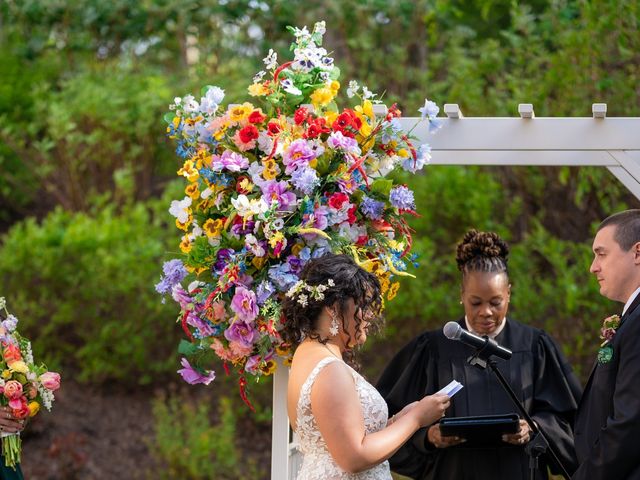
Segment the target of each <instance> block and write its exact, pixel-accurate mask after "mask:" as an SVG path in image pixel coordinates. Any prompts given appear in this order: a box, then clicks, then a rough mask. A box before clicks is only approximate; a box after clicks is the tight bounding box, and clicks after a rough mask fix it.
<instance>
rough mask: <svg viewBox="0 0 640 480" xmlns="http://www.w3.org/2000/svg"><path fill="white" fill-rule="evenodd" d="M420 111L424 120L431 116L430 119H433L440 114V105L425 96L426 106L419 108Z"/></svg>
mask: <svg viewBox="0 0 640 480" xmlns="http://www.w3.org/2000/svg"><path fill="white" fill-rule="evenodd" d="M418 111H419V112H420V116H421V117H422V119H423V120H424V119H425V118H427V117H429V119H432V118H436V117H437V116H438V113H439V112H440V107H439V106H438V105H437V104H436V103H435V102H432V101H431V100H429V99H427V98H425V99H424V106H423V107H421V108H419V109H418Z"/></svg>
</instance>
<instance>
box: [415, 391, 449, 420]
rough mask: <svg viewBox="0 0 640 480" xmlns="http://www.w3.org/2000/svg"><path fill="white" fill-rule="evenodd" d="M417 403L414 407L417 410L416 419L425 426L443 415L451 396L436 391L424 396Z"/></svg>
mask: <svg viewBox="0 0 640 480" xmlns="http://www.w3.org/2000/svg"><path fill="white" fill-rule="evenodd" d="M417 403H418V404H417V405H416V406H415V407H414V409H415V410H417V411H418V414H419V417H418V421H419V422H420V426H421V427H426V426H427V425H431V424H432V423H434V422H436V421H438V420H440V419H441V418H442V417H444V412H445V410H446V409H447V408H449V404H450V403H451V398H450V397H449V395H445V394H443V393H436V394H433V395H428V396H426V397H424V398H423V399H422V400H420V401H419V402H417Z"/></svg>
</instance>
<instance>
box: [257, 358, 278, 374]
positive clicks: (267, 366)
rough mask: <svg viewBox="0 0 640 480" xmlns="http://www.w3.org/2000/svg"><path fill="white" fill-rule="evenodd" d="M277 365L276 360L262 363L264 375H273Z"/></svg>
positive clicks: (261, 368)
mask: <svg viewBox="0 0 640 480" xmlns="http://www.w3.org/2000/svg"><path fill="white" fill-rule="evenodd" d="M277 367H278V364H277V363H276V362H275V360H269V361H268V362H264V363H263V364H262V365H260V371H261V372H262V373H263V374H264V375H271V374H272V373H273V372H275V371H276V368H277Z"/></svg>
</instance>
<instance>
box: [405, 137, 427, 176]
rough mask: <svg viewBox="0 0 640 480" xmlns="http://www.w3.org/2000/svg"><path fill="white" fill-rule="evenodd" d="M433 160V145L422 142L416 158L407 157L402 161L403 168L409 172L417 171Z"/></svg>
mask: <svg viewBox="0 0 640 480" xmlns="http://www.w3.org/2000/svg"><path fill="white" fill-rule="evenodd" d="M430 161H431V147H430V146H429V145H428V144H426V143H425V144H422V145H420V147H419V148H418V151H417V152H416V158H415V159H414V158H413V156H410V157H408V158H405V159H404V160H403V161H402V168H403V169H404V170H406V171H407V172H411V173H416V172H417V171H419V170H422V168H423V167H424V166H425V164H428V163H429V162H430Z"/></svg>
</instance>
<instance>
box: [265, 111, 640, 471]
mask: <svg viewBox="0 0 640 480" xmlns="http://www.w3.org/2000/svg"><path fill="white" fill-rule="evenodd" d="M375 112H376V114H384V113H385V112H386V107H384V106H383V105H380V106H376V107H375ZM444 113H445V114H446V116H447V118H445V119H443V121H444V125H443V128H442V129H441V130H440V131H438V133H437V134H435V135H430V134H429V132H428V127H427V125H426V122H422V123H420V124H419V125H418V126H417V127H416V128H415V129H414V130H413V132H412V133H413V134H414V135H415V136H416V137H418V139H419V140H420V142H421V143H424V142H426V143H429V144H430V145H431V147H432V151H433V160H432V162H431V164H432V165H495V166H507V165H510V166H515V165H520V166H525V165H530V166H558V167H560V166H573V167H576V166H589V167H606V168H607V169H608V170H609V171H610V172H611V173H613V175H615V176H616V178H618V180H620V181H621V182H622V183H623V184H624V185H625V186H626V187H627V188H628V189H629V190H630V191H631V192H632V193H633V194H634V195H635V196H636V198H639V199H640V118H639V117H629V118H623V117H614V118H607V105H606V104H605V103H594V104H593V105H592V116H591V117H568V118H561V117H544V118H543V117H540V118H538V117H536V116H535V113H534V109H533V105H532V104H530V103H525V104H520V105H518V113H519V115H520V116H519V117H505V118H492V117H464V116H463V114H462V112H461V111H460V108H459V107H458V105H457V104H445V106H444ZM418 120H419V118H411V117H407V118H402V119H400V121H401V123H402V126H403V128H404V130H405V131H409V130H411V128H413V126H414V125H415V124H416V122H417V121H418ZM288 375H289V372H288V369H287V368H286V367H283V366H282V364H280V365H279V368H278V370H277V371H276V373H275V376H274V380H273V430H272V444H271V479H272V480H287V479H294V477H295V474H296V471H297V466H298V462H299V454H298V453H297V450H296V444H295V442H292V441H291V440H290V428H289V420H288V418H287V379H288Z"/></svg>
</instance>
